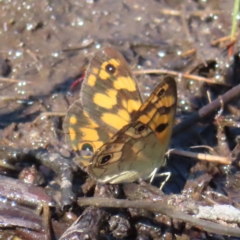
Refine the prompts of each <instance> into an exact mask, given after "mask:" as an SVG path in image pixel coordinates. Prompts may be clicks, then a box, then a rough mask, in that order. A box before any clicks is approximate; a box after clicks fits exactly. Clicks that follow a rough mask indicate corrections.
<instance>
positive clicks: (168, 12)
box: [160, 9, 221, 17]
mask: <svg viewBox="0 0 240 240" xmlns="http://www.w3.org/2000/svg"><path fill="white" fill-rule="evenodd" d="M160 12H161V13H162V14H165V15H172V16H180V15H181V11H178V10H173V9H161V10H160ZM219 13H221V11H219V10H215V11H214V10H213V11H211V12H210V11H209V12H207V11H206V10H203V11H201V10H199V11H193V12H191V13H190V14H189V15H190V16H194V17H207V16H209V15H213V14H214V15H216V14H219Z"/></svg>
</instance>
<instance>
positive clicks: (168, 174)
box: [149, 168, 171, 190]
mask: <svg viewBox="0 0 240 240" xmlns="http://www.w3.org/2000/svg"><path fill="white" fill-rule="evenodd" d="M157 170H158V168H155V169H154V170H153V172H152V173H151V175H150V176H149V177H151V179H150V183H152V181H153V179H154V178H155V177H161V176H166V179H165V180H164V181H163V182H162V183H161V185H160V187H159V188H160V190H162V188H163V186H164V185H165V183H166V182H167V181H168V180H169V178H170V176H171V172H164V173H160V174H156V173H157Z"/></svg>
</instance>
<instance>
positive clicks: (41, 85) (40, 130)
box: [0, 0, 240, 239]
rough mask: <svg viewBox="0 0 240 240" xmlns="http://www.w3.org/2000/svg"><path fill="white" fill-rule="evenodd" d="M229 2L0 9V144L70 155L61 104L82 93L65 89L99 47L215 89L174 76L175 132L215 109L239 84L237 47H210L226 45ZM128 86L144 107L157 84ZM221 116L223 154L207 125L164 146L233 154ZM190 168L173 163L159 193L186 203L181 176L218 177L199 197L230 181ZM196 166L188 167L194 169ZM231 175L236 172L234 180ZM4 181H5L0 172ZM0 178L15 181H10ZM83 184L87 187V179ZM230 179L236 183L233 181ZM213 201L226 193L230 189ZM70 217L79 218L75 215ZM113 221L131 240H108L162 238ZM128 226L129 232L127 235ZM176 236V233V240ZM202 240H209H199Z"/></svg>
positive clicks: (231, 133)
mask: <svg viewBox="0 0 240 240" xmlns="http://www.w3.org/2000/svg"><path fill="white" fill-rule="evenodd" d="M233 3H234V1H227V0H205V1H200V0H199V1H197V0H155V1H154V0H151V1H145V0H130V1H127V0H125V1H111V0H96V1H94V0H85V1H83V0H78V1H74V0H68V1H63V0H58V1H56V0H49V1H44V0H38V1H37V0H35V1H33V0H28V1H13V0H8V1H7V0H5V1H0V75H1V76H0V77H1V78H0V139H1V145H2V146H5V147H11V148H16V149H24V148H28V149H37V148H39V147H42V148H44V149H48V150H49V151H50V152H58V153H60V154H62V155H63V156H66V157H69V156H71V153H70V151H69V149H68V148H67V146H66V144H65V142H64V135H63V132H62V120H63V116H64V114H65V113H66V111H67V109H68V107H69V105H70V104H71V103H72V102H73V101H74V100H76V99H77V98H78V97H79V89H80V84H78V85H77V86H75V87H74V88H73V90H72V91H71V93H69V91H70V89H71V88H70V87H71V85H72V84H73V83H74V82H75V80H77V79H79V77H81V76H82V74H83V73H84V68H85V67H86V65H87V63H88V60H89V59H90V58H91V56H92V54H93V53H94V52H95V51H96V50H98V49H100V48H102V47H104V46H111V47H114V48H116V49H117V50H118V51H120V52H121V53H122V54H123V55H124V57H125V58H126V59H127V60H128V62H129V63H130V65H131V66H132V69H133V70H143V69H165V70H167V71H175V72H176V71H177V72H179V73H185V74H194V75H195V76H199V77H202V78H207V79H210V80H211V81H214V82H215V83H217V84H210V83H206V82H203V81H195V80H194V79H193V78H191V77H188V78H185V77H184V76H183V75H182V74H178V75H177V77H176V80H177V83H178V109H177V118H176V123H179V122H181V121H182V120H183V119H185V117H186V116H188V115H189V114H191V113H192V112H195V111H197V110H199V109H200V108H201V107H203V106H204V105H206V104H208V103H209V99H208V97H207V94H206V92H207V91H209V94H210V99H212V100H214V99H215V98H217V96H218V95H221V94H223V93H225V92H226V91H227V90H229V89H230V88H231V86H235V85H236V84H237V83H239V79H240V77H239V76H240V74H238V73H239V72H240V71H239V69H240V68H239V56H238V52H237V51H238V49H239V41H236V42H235V43H234V45H233V48H232V53H230V50H229V46H228V45H227V43H228V42H229V41H228V42H220V43H219V44H214V43H213V41H215V40H217V39H220V38H222V37H225V36H229V34H230V32H231V25H232V11H233ZM232 56H234V57H232ZM231 57H232V58H231ZM136 78H137V81H138V83H139V86H140V90H141V93H142V95H143V96H144V97H145V98H146V97H147V96H149V94H150V93H151V92H152V91H153V89H154V87H155V86H156V84H157V83H158V81H159V76H156V75H150V74H145V75H142V74H138V75H137V76H136ZM234 106H235V108H238V107H239V101H238V102H237V101H236V102H235V105H234ZM43 112H58V114H59V115H58V116H53V117H46V116H43V115H40V114H41V113H43ZM214 113H215V114H216V113H217V110H215V112H214ZM233 113H235V114H234V117H233V116H232V114H233ZM224 116H228V117H229V118H230V119H232V120H231V121H232V122H233V121H235V120H236V122H235V126H234V127H232V126H231V127H229V128H228V129H227V133H226V134H227V135H224V137H225V138H227V140H226V141H227V145H228V148H227V150H226V151H225V152H223V150H222V148H221V146H222V145H223V144H222V143H221V142H220V140H219V139H220V138H221V137H219V138H217V137H216V136H217V133H219V134H220V133H221V134H225V132H224V133H222V132H221V131H220V130H219V129H218V127H217V124H216V122H215V121H214V119H213V117H212V116H210V118H209V119H207V120H206V119H205V121H203V122H201V124H198V125H197V126H196V127H194V128H193V129H192V132H191V133H186V134H184V132H183V133H182V134H180V135H178V136H176V137H174V138H173V139H172V142H171V146H172V147H178V148H181V149H185V148H189V147H190V146H196V145H207V146H210V147H211V148H214V149H215V151H216V152H218V150H219V148H220V149H221V150H220V151H219V152H218V154H219V155H221V156H223V155H224V156H226V155H227V154H230V153H233V152H232V150H233V149H234V148H235V147H236V146H237V144H236V141H235V138H236V137H237V136H238V134H239V130H238V128H237V127H236V126H238V117H239V110H236V111H235V112H234V111H229V109H228V112H227V113H225V115H224ZM224 126H225V125H224ZM188 130H189V129H188ZM226 136H227V137H226ZM203 152H205V151H203ZM234 154H235V157H236V156H238V150H236V151H235V152H234ZM195 163H196V161H194V162H192V161H191V160H189V159H187V158H183V160H182V157H176V156H175V157H172V158H171V159H170V160H169V166H168V168H169V169H170V171H171V172H172V177H171V179H170V181H169V183H167V184H166V186H165V188H164V192H165V193H168V194H173V193H175V194H179V193H180V192H181V191H182V190H183V189H184V186H185V191H186V192H187V194H189V195H191V194H192V192H194V193H195V194H196V195H197V197H196V196H195V195H194V194H193V195H194V196H192V197H193V198H194V197H195V200H196V199H197V200H199V195H198V194H197V192H198V191H200V190H199V188H198V187H199V186H193V185H191V187H190V188H191V189H192V192H191V193H189V192H188V190H189V189H188V190H187V186H186V185H185V184H186V181H187V178H188V177H189V176H191V177H193V178H195V177H196V178H197V177H198V176H199V175H198V174H199V172H204V173H206V172H207V174H210V175H211V176H217V177H216V178H214V181H212V182H211V184H210V185H208V184H209V182H210V181H211V179H212V178H211V177H210V178H209V179H207V178H206V179H205V180H206V182H205V183H204V184H203V185H204V186H207V190H210V189H211V187H213V188H214V187H215V189H216V188H218V187H220V185H221V187H222V186H223V185H224V187H225V186H226V185H225V184H226V182H228V181H227V180H226V177H225V175H224V174H223V172H224V169H222V168H221V169H220V170H219V168H215V166H214V167H213V166H212V165H211V164H210V163H209V164H205V163H198V164H197V165H195ZM194 165H195V168H194V167H192V166H194ZM236 165H237V164H236ZM47 171H48V170H46V169H45V168H44V170H43V172H44V174H45V175H48V174H49V172H47ZM237 171H238V165H237V166H236V168H234V171H233V172H234V173H235V172H237ZM46 172H47V173H46ZM3 173H4V174H6V171H3ZM31 174H32V173H31ZM82 174H83V173H81V174H80V175H81V176H82ZM7 175H9V176H10V175H11V176H12V175H13V176H15V177H16V175H17V174H16V173H14V174H13V173H11V174H7ZM50 175H51V173H50ZM84 177H85V178H86V176H85V175H84ZM85 178H84V179H85ZM230 178H231V176H230V177H229V179H230ZM235 180H236V179H235V178H234V180H232V182H235ZM201 181H202V180H201ZM201 181H200V182H201ZM230 182H231V181H230ZM82 183H83V182H82ZM188 183H189V182H188ZM196 183H199V182H198V181H196ZM156 184H159V182H158V181H157V182H156ZM199 184H200V183H199ZM89 185H91V184H89ZM89 185H88V184H86V183H85V185H84V186H83V189H82V190H79V189H78V187H76V186H75V191H77V192H78V193H79V192H80V196H81V194H82V196H83V195H84V194H83V193H85V194H86V193H87V195H89V189H92V187H89ZM230 185H231V184H230ZM91 186H92V185H91ZM216 186H217V187H216ZM234 186H235V185H234ZM84 187H85V188H86V189H85V190H84ZM88 187H89V188H88ZM76 188H77V189H78V190H76ZM231 189H232V185H231ZM201 190H203V188H201ZM205 190H206V189H205ZM85 191H86V192H85ZM229 191H230V190H229ZM220 192H221V193H223V194H226V192H228V190H226V189H225V192H224V191H222V190H221V191H220ZM233 192H234V194H233ZM236 192H237V190H236V191H235V190H234V191H232V190H231V194H230V195H231V197H232V198H234V200H235V201H236V202H237V204H239V203H238V202H239V196H238V194H236ZM228 193H229V192H228ZM226 195H227V196H228V197H229V195H228V194H226ZM224 201H225V200H224ZM226 202H227V201H226ZM235 206H236V205H235ZM91 211H92V210H91ZM99 211H100V210H99ZM74 213H75V214H76V215H79V214H80V213H82V211H79V210H78V211H76V212H74ZM77 213H78V214H77ZM84 214H85V212H84ZM91 214H92V212H91ZM98 214H99V216H102V217H99V218H106V216H108V214H109V213H106V212H104V213H103V212H98ZM84 216H86V215H84ZM93 216H94V213H93ZM58 218H59V216H58ZM58 218H55V220H56V219H58ZM73 219H75V218H73ZM56 221H57V220H56ZM111 221H112V222H114V224H113V225H114V226H115V224H116V222H118V223H120V225H121V224H122V226H125V227H126V228H127V230H126V231H125V232H128V233H129V234H125V233H124V234H122V235H121V234H120V233H119V232H117V233H116V234H115V235H114V234H113V236H114V237H116V238H118V237H119V238H120V237H121V238H124V239H133V238H134V239H135V237H136V236H137V235H138V236H140V235H141V234H142V235H141V236H145V235H146V236H148V235H149V236H148V238H147V237H145V238H144V237H142V238H140V237H139V238H138V239H160V235H161V234H162V235H164V233H161V232H158V230H156V231H155V232H154V233H153V229H154V228H155V225H154V224H156V223H154V224H153V226H154V227H152V228H151V229H147V227H146V226H142V225H141V224H143V223H139V222H138V223H136V222H135V223H136V224H135V225H134V224H133V223H132V222H131V224H130V225H131V226H130V225H129V223H127V222H124V221H125V220H122V219H119V218H117V219H115V218H114V219H113V218H111ZM135 221H136V219H135ZM166 222H167V221H166ZM96 224H98V223H96ZM124 224H125V225H124ZM139 224H140V225H139ZM132 225H134V231H133V230H129V229H130V228H131V227H133V226H132ZM236 225H237V224H236ZM58 227H59V226H58ZM111 227H112V226H111ZM65 228H66V226H65ZM110 229H111V228H110ZM113 229H115V230H113ZM116 229H117V228H114V227H112V230H110V232H114V231H115V232H116ZM123 229H125V228H124V227H123V228H122V229H121V230H120V232H121V231H123V232H124V230H123ZM139 229H140V230H139ZM143 229H144V230H143ZM179 229H182V228H180V227H179V228H178V230H179ZM188 231H189V232H188ZM188 231H187V232H185V235H186V236H191V237H190V238H189V239H194V236H196V235H197V236H198V237H199V235H200V234H199V235H198V234H196V235H194V234H193V232H190V230H188ZM170 232H171V231H170ZM180 232H181V230H179V232H178V233H179V235H181V234H180ZM140 233H141V234H140ZM147 233H151V234H147ZM59 235H60V234H59ZM170 235H171V234H170ZM185 235H184V236H185ZM21 236H23V235H21ZM24 236H25V235H24ZM111 236H112V235H111ZM166 236H167V237H168V238H167V237H166ZM205 236H206V238H207V235H205ZM55 237H56V236H55ZM165 237H166V239H174V238H175V237H174V234H173V235H172V236H171V237H172V238H170V237H169V235H165ZM2 239H4V238H2ZM22 239H25V238H22ZM28 239H33V238H28ZM36 239H37V238H36ZM52 239H56V238H54V237H53V238H52ZM66 239H67V238H66ZM113 239H115V238H113ZM179 239H180V238H179ZM181 239H183V238H181ZM195 239H197V238H195ZM198 239H200V238H198ZM216 239H217V238H216Z"/></svg>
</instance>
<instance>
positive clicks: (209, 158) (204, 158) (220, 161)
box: [168, 149, 231, 165]
mask: <svg viewBox="0 0 240 240" xmlns="http://www.w3.org/2000/svg"><path fill="white" fill-rule="evenodd" d="M168 153H169V154H175V155H180V156H184V157H190V158H196V159H198V160H201V161H208V162H213V163H218V164H223V165H229V164H231V160H230V158H227V157H221V156H216V155H215V156H214V155H210V154H204V153H195V152H189V151H184V150H178V149H171V150H169V152H168Z"/></svg>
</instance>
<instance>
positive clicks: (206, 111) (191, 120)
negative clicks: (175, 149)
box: [173, 84, 240, 136]
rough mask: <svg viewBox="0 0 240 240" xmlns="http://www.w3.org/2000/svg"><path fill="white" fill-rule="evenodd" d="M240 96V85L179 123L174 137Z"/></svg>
mask: <svg viewBox="0 0 240 240" xmlns="http://www.w3.org/2000/svg"><path fill="white" fill-rule="evenodd" d="M239 95H240V84H239V85H237V86H235V87H234V88H232V89H230V90H229V91H227V92H226V93H225V94H223V95H221V96H219V97H218V98H217V99H215V100H214V101H212V102H211V103H209V104H208V105H206V106H204V107H202V108H201V109H200V110H199V111H198V112H195V113H193V114H192V115H191V116H190V117H188V118H187V119H186V120H184V121H182V122H181V123H179V124H178V125H177V126H176V127H174V130H173V136H174V135H177V134H179V133H180V132H181V131H183V130H185V129H186V128H190V127H191V126H192V125H193V124H195V123H197V122H198V121H199V120H200V119H202V118H204V117H206V116H208V115H210V114H212V113H214V112H215V111H216V110H217V109H218V108H220V107H221V101H222V103H223V104H224V105H226V104H227V103H228V102H230V101H232V100H233V99H234V98H235V97H238V96H239Z"/></svg>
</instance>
